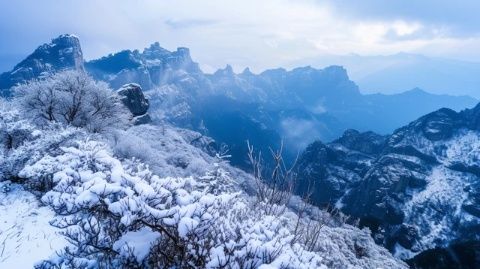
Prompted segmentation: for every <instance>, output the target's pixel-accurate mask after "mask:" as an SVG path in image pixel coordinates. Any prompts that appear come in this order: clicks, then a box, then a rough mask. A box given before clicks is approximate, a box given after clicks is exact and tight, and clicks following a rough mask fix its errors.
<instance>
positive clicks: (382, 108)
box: [1, 35, 477, 164]
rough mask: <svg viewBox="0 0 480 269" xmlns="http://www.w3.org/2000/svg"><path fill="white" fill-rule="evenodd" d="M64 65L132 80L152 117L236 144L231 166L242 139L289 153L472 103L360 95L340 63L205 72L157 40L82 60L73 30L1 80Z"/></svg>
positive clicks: (116, 83)
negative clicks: (248, 129)
mask: <svg viewBox="0 0 480 269" xmlns="http://www.w3.org/2000/svg"><path fill="white" fill-rule="evenodd" d="M68 68H71V69H73V68H76V69H85V70H86V71H87V72H88V73H89V74H91V75H92V76H93V77H94V78H95V79H97V80H103V81H106V82H108V83H109V84H110V86H111V87H112V88H114V89H118V88H120V87H121V86H123V85H125V84H128V83H136V84H139V86H140V87H141V88H142V89H143V90H145V91H146V94H147V95H148V96H149V100H150V104H151V106H150V112H149V113H150V114H151V116H152V119H153V120H154V121H157V122H158V121H159V120H166V121H169V122H172V123H174V124H177V125H179V126H182V127H187V128H191V129H194V130H197V131H201V132H204V133H205V134H208V135H209V136H211V137H213V138H214V139H217V140H218V142H219V143H222V142H223V143H227V144H228V145H229V146H230V147H231V148H232V149H233V148H237V149H238V150H236V152H238V154H239V155H238V156H234V160H233V163H235V164H244V159H245V156H243V155H240V154H243V153H244V150H245V145H246V142H245V141H246V140H251V141H253V140H255V141H257V140H258V141H268V143H267V144H265V145H261V146H265V147H266V149H267V150H268V147H269V146H275V145H278V144H279V143H280V141H279V140H284V142H285V145H286V150H287V152H289V155H291V156H295V155H296V153H297V152H298V151H301V150H303V149H304V148H305V147H306V146H307V145H308V144H309V143H311V142H312V141H314V140H316V139H321V140H323V141H332V140H333V139H335V138H336V137H338V136H339V135H341V134H342V133H343V132H344V131H345V130H347V129H350V128H354V129H358V130H360V131H368V130H372V131H375V132H378V133H380V134H387V133H389V132H392V131H393V130H394V129H395V128H396V127H398V126H401V125H404V124H406V123H408V122H409V121H411V120H413V119H415V118H417V117H419V116H421V115H422V114H425V113H427V112H429V111H433V110H436V109H439V108H441V107H448V108H451V109H454V110H461V109H464V108H467V107H472V106H474V105H475V104H476V102H477V101H476V100H475V99H473V98H470V97H455V96H443V95H433V94H429V93H426V92H423V91H421V90H414V91H410V92H406V93H403V94H395V95H382V94H376V95H364V94H361V92H360V90H359V87H358V86H357V85H356V84H355V82H353V81H352V80H351V79H350V77H349V76H348V73H347V70H346V69H345V68H343V67H341V66H329V67H326V68H323V69H317V68H313V67H310V66H306V67H299V68H294V69H292V70H286V69H283V68H278V69H271V70H266V71H264V72H261V73H259V74H254V73H252V72H251V71H250V70H249V69H246V70H244V71H243V72H241V73H235V72H234V70H233V69H232V67H230V66H226V67H225V68H224V69H220V70H218V71H216V72H215V73H214V74H205V73H203V72H202V71H201V69H200V68H199V66H198V64H197V63H195V62H194V61H193V60H192V58H191V56H190V52H189V50H188V49H187V48H178V49H176V50H174V51H169V50H167V49H165V48H162V47H161V46H160V44H159V43H158V42H157V43H154V44H152V45H151V46H149V47H148V48H145V49H144V50H143V51H139V50H124V51H121V52H118V53H114V54H110V55H107V56H105V57H102V58H100V59H96V60H92V61H88V62H86V63H85V65H83V58H82V57H81V48H80V43H79V41H78V38H76V37H74V36H72V35H63V36H60V37H59V38H57V39H54V40H53V41H52V43H51V44H46V45H42V46H41V47H39V48H38V49H37V50H36V51H35V52H34V53H33V54H32V55H30V56H29V57H28V58H27V59H26V60H24V61H22V62H21V63H20V64H19V65H17V67H16V68H14V71H12V72H7V73H4V74H3V75H2V79H1V81H2V83H3V85H6V86H5V87H9V86H11V85H13V84H14V83H17V82H22V81H25V80H28V79H32V78H37V77H41V76H42V75H45V74H48V73H51V72H55V71H59V70H63V69H68ZM3 92H6V91H3ZM226 104H228V105H226ZM225 112H228V114H227V113H225ZM227 115H230V116H227ZM234 115H235V116H234ZM246 121H248V122H249V123H248V126H251V127H252V128H254V126H256V127H255V128H257V131H255V132H253V133H249V132H238V133H237V135H236V136H234V137H237V138H238V139H237V140H236V141H234V142H233V141H231V140H232V139H230V138H229V139H227V137H226V136H225V133H224V132H223V131H222V132H221V129H222V128H223V127H222V126H238V125H240V124H244V123H245V122H246ZM232 130H233V129H232ZM240 134H242V135H240ZM257 136H260V137H257ZM292 158H293V157H292Z"/></svg>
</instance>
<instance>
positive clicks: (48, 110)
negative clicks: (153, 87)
mask: <svg viewBox="0 0 480 269" xmlns="http://www.w3.org/2000/svg"><path fill="white" fill-rule="evenodd" d="M14 92H15V94H16V96H17V100H18V102H19V104H20V106H21V107H22V108H23V110H24V112H25V113H26V114H27V115H28V116H29V117H32V118H35V119H37V120H40V121H41V122H44V121H49V122H61V123H65V124H68V125H73V126H77V127H86V128H87V129H89V130H90V131H93V132H100V131H103V130H105V129H107V128H109V127H122V126H125V125H126V124H127V122H128V118H129V117H131V115H130V112H129V111H128V110H127V108H125V106H124V105H123V104H122V102H121V101H120V98H119V97H118V96H117V94H116V93H115V92H114V91H112V90H111V89H109V88H108V86H107V84H105V83H102V82H96V81H94V80H93V79H92V78H90V77H89V76H88V75H87V74H85V73H83V72H78V71H64V72H61V73H57V74H54V75H52V76H50V77H48V78H46V79H43V80H34V81H30V82H28V83H26V84H23V85H20V86H17V87H16V88H15V89H14Z"/></svg>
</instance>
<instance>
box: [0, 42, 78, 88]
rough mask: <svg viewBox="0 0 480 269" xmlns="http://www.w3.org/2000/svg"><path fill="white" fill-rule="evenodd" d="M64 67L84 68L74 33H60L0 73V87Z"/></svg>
mask: <svg viewBox="0 0 480 269" xmlns="http://www.w3.org/2000/svg"><path fill="white" fill-rule="evenodd" d="M65 69H76V70H84V65H83V54H82V49H81V47H80V41H79V39H78V38H77V37H76V36H74V35H61V36H59V37H57V38H54V39H52V42H51V43H48V44H43V45H41V46H40V47H38V48H37V49H36V50H35V51H34V52H33V53H32V54H30V55H29V56H28V57H27V58H26V59H25V60H23V61H22V62H20V63H19V64H17V65H16V66H15V67H14V68H13V70H12V71H10V72H6V73H3V74H1V75H0V89H9V88H10V87H12V86H14V85H15V84H17V83H22V82H25V81H28V80H30V79H34V78H38V77H41V76H46V75H48V74H50V73H52V72H57V71H61V70H65Z"/></svg>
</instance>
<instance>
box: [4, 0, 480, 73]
mask: <svg viewBox="0 0 480 269" xmlns="http://www.w3.org/2000/svg"><path fill="white" fill-rule="evenodd" d="M479 11H480V1H478V0H465V1H462V0H457V1H451V0H449V1H444V0H415V1H413V0H412V1H408V0H389V1H374V0H362V1H359V0H336V1H333V0H332V1H323V0H317V1H314V0H295V1H293V0H292V1H289V0H241V1H227V0H215V1H195V0H169V1H161V0H145V1H138V0H137V1H135V0H131V1H126V0H81V1H80V0H78V1H74V0H64V1H61V0H58V1H54V0H42V1H38V0H30V1H28V0H15V1H12V0H0V70H1V71H6V70H7V69H11V68H12V67H13V65H14V64H15V63H17V62H18V61H19V60H20V59H22V58H24V57H25V56H26V55H27V54H29V53H30V52H32V51H33V49H35V48H36V47H37V46H38V45H40V44H42V43H45V42H48V41H49V40H50V39H51V38H53V37H55V36H57V35H59V34H62V33H74V34H76V35H78V36H79V37H80V41H81V43H82V48H83V51H84V56H85V58H86V59H93V58H97V57H99V56H102V55H105V54H108V53H110V52H115V51H118V50H121V49H127V48H130V49H135V48H139V49H141V48H144V47H146V46H148V45H149V44H150V43H153V42H154V41H159V42H160V44H161V45H162V46H163V47H165V48H167V49H171V50H172V49H175V48H176V47H178V46H186V47H189V48H190V49H191V53H192V57H193V58H194V60H195V61H197V62H199V63H200V64H201V67H202V68H203V69H204V70H205V71H207V72H210V71H212V70H213V69H215V68H218V67H223V66H225V64H227V63H230V64H232V65H233V66H234V68H235V69H236V70H237V71H239V70H241V69H242V68H244V67H245V66H250V67H252V69H253V70H254V71H259V70H262V69H265V68H268V67H278V66H288V64H289V63H291V62H295V61H297V62H298V60H300V59H306V60H305V61H306V63H308V58H310V57H318V56H321V55H324V54H349V53H356V54H361V55H378V54H393V53H397V52H401V51H403V52H415V53H421V54H425V55H430V56H442V57H448V58H455V59H462V60H471V61H480V49H479V48H480V19H479V18H480V16H479V15H478V13H479ZM332 64H333V63H332Z"/></svg>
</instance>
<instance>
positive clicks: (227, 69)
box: [214, 64, 235, 76]
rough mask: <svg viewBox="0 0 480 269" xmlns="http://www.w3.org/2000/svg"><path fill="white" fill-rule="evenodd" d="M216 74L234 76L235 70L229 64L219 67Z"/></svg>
mask: <svg viewBox="0 0 480 269" xmlns="http://www.w3.org/2000/svg"><path fill="white" fill-rule="evenodd" d="M214 75H216V76H234V75H235V73H234V72H233V68H232V66H231V65H229V64H227V65H226V66H225V68H223V69H218V70H217V71H215V73H214Z"/></svg>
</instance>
